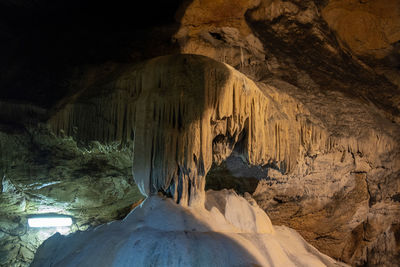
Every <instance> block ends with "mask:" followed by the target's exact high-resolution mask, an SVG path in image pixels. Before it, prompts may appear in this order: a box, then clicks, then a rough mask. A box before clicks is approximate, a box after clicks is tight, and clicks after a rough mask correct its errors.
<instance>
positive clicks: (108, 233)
mask: <svg viewBox="0 0 400 267" xmlns="http://www.w3.org/2000/svg"><path fill="white" fill-rule="evenodd" d="M244 215H246V216H244ZM54 265H56V266H77V265H79V266H93V265H96V266H132V265H135V266H136V265H138V266H154V265H157V266H158V265H169V266H207V265H211V266H214V265H217V266H343V265H342V264H340V263H337V262H335V261H334V260H332V259H331V258H329V257H327V256H325V255H323V254H321V253H319V252H318V251H317V250H316V249H315V248H314V247H312V246H310V245H309V244H307V243H306V242H305V241H304V239H302V238H301V236H300V235H298V234H297V233H296V232H295V231H293V230H291V229H289V228H286V227H277V228H275V229H274V227H273V226H272V225H271V222H270V221H269V218H268V216H267V215H266V214H265V213H264V212H263V211H262V210H261V209H260V208H259V207H258V206H257V204H255V202H253V205H251V204H250V203H249V202H247V201H246V200H245V199H244V198H242V197H239V196H237V195H236V194H235V193H233V192H228V191H226V190H225V191H222V192H221V191H220V192H215V191H212V192H208V193H207V196H206V208H205V209H204V208H201V207H199V206H197V207H190V208H184V207H182V206H181V205H177V204H175V203H173V201H172V200H171V199H164V198H161V197H160V196H151V197H149V198H148V199H147V200H146V201H145V202H144V203H143V204H142V205H141V206H140V207H137V208H136V209H135V210H134V211H133V212H132V213H130V214H129V215H128V216H127V217H126V218H125V219H124V220H123V221H121V222H112V223H110V224H107V225H103V226H101V227H98V228H96V229H94V230H91V231H86V232H81V233H75V234H72V235H70V236H67V237H61V236H53V237H52V238H50V239H49V240H47V241H46V242H45V243H44V244H43V245H42V246H41V247H40V248H39V250H38V253H37V255H36V257H35V260H34V262H33V263H32V266H40V267H42V266H43V267H46V266H54Z"/></svg>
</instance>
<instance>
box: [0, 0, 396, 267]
mask: <svg viewBox="0 0 400 267" xmlns="http://www.w3.org/2000/svg"><path fill="white" fill-rule="evenodd" d="M79 2H80V5H75V4H74V1H56V2H54V3H52V4H51V5H50V4H49V5H48V3H45V2H44V1H40V0H38V1H35V2H31V1H14V0H7V1H0V15H1V16H0V33H1V37H0V38H1V42H0V47H1V49H0V58H2V60H1V61H0V70H1V77H0V88H1V90H0V98H1V101H0V122H1V123H0V127H1V131H2V132H4V133H5V134H6V135H7V136H8V137H7V138H6V139H2V140H6V141H4V142H1V143H0V145H1V149H2V151H6V152H3V153H2V154H1V155H2V158H4V157H5V156H4V155H6V156H7V157H5V159H6V160H3V161H2V162H4V164H2V167H1V168H2V169H1V170H0V174H1V177H0V178H2V177H3V173H5V174H6V175H5V176H4V177H5V178H4V179H3V184H4V186H3V187H4V188H6V189H7V190H8V191H7V192H3V193H1V197H2V198H3V197H4V198H5V199H6V200H4V202H3V201H2V202H1V205H2V206H1V214H2V215H1V218H7V219H5V220H3V221H2V222H1V223H0V224H1V227H2V229H4V231H8V232H9V233H13V235H12V236H11V235H9V234H7V233H5V232H0V238H1V240H2V241H1V244H0V249H1V252H0V253H1V257H0V258H1V259H2V260H3V259H6V260H4V262H2V264H4V265H6V266H10V265H12V264H14V265H15V266H19V264H22V265H26V263H27V262H29V259H30V257H31V256H32V254H31V253H33V251H34V250H35V247H36V246H37V245H38V243H39V241H34V242H33V243H34V246H31V245H29V244H33V243H32V240H34V239H38V235H39V234H38V233H32V234H29V232H28V234H24V231H23V230H22V229H23V228H24V225H25V221H24V219H22V220H20V219H19V218H24V216H26V215H27V214H29V212H30V210H29V209H24V208H23V207H24V205H25V204H24V198H21V197H20V194H14V193H10V192H12V191H13V190H14V189H13V188H14V187H15V188H19V189H18V190H21V191H23V190H30V191H29V192H31V191H32V190H33V191H32V192H33V193H34V194H37V193H36V191H40V192H42V193H40V194H43V195H46V196H49V197H50V198H51V200H48V198H47V197H46V196H45V197H43V198H40V200H37V199H36V198H35V200H32V198H28V197H26V199H27V200H26V203H28V204H26V205H27V206H29V205H30V204H29V203H31V202H32V203H38V201H39V202H40V201H45V203H51V204H50V205H56V206H62V207H64V206H65V205H67V206H68V205H69V203H70V201H73V199H72V198H71V194H75V193H73V192H72V191H70V190H69V189H68V188H69V187H71V188H76V190H77V191H78V196H79V198H80V199H82V200H84V201H78V202H79V205H81V207H80V208H76V209H75V208H74V209H69V210H68V212H71V214H73V215H74V216H76V217H80V216H85V218H88V219H87V220H86V219H84V220H82V224H85V223H89V222H90V221H92V222H93V224H97V222H103V221H107V220H111V219H116V218H118V217H120V215H119V214H116V213H115V212H111V210H113V209H114V206H107V207H105V206H102V205H103V204H100V202H102V203H103V200H102V199H103V198H99V196H102V195H101V194H100V193H99V192H100V191H101V190H102V189H103V188H104V187H103V185H104V186H106V187H107V188H114V186H112V185H111V184H110V179H109V178H106V177H104V176H102V175H100V174H98V173H97V174H96V173H94V172H93V169H99V170H100V171H106V172H107V173H109V174H110V170H113V171H114V170H116V169H118V170H116V172H119V173H125V170H126V171H128V169H127V168H128V167H122V166H126V165H125V163H123V162H127V161H126V159H127V158H129V164H130V162H131V160H132V158H131V157H126V158H125V156H124V157H122V158H121V157H117V158H113V159H112V160H111V158H108V156H105V157H106V158H107V159H105V161H107V162H108V163H104V162H105V161H104V155H108V154H107V153H106V154H103V153H104V151H103V149H106V150H107V151H108V148H109V145H104V144H95V143H93V144H94V149H95V148H96V147H97V148H98V152H95V153H86V152H84V149H82V148H83V147H85V148H86V149H88V150H89V151H91V150H92V149H91V148H90V146H87V144H84V143H81V141H79V140H82V137H83V136H84V135H85V134H84V133H82V132H80V131H79V128H71V129H69V130H68V134H69V135H72V136H74V140H76V141H78V144H77V147H78V148H79V149H78V150H77V151H78V152H70V149H69V147H70V146H71V143H70V141H68V142H66V141H65V140H64V139H60V140H59V139H54V140H59V141H54V142H53V141H52V142H50V145H46V144H44V143H46V142H47V141H46V142H42V141H40V140H38V139H37V138H36V139H33V138H32V134H28V132H30V131H31V132H32V131H33V130H28V131H22V132H21V131H20V130H21V129H25V128H29V129H32V128H35V127H36V126H35V124H36V122H37V121H41V122H43V121H45V120H46V119H47V118H48V117H49V116H51V115H53V114H51V113H49V109H50V108H54V107H56V106H57V105H58V107H62V106H63V104H65V103H68V102H70V101H71V98H79V97H80V96H81V91H84V90H85V89H87V88H106V87H107V86H108V85H107V84H112V81H115V80H118V77H120V74H121V70H124V67H121V66H119V64H121V63H124V64H126V63H130V64H136V63H137V62H138V61H140V60H143V59H148V58H151V57H154V56H160V55H165V54H170V53H182V52H184V53H195V54H201V55H206V56H209V57H211V58H213V59H215V60H217V61H220V62H224V63H228V64H230V65H231V66H233V67H234V68H236V69H238V70H240V71H241V72H242V73H244V74H245V75H247V76H248V77H251V78H252V79H253V81H256V84H257V86H258V88H260V89H261V90H262V91H263V92H267V93H266V95H268V96H269V97H270V100H269V101H270V102H269V103H273V105H275V106H276V110H278V111H279V112H277V113H275V114H279V115H273V119H272V120H273V121H276V120H277V117H279V118H280V119H279V120H278V121H279V123H280V125H281V126H282V125H287V126H288V127H289V128H287V129H285V130H284V131H289V132H291V131H293V129H295V131H300V132H301V131H303V133H302V134H296V136H301V135H308V136H311V137H310V138H311V139H312V140H313V139H314V138H317V137H318V136H319V132H320V130H321V129H322V131H321V133H324V134H323V136H325V137H322V138H321V143H320V142H314V141H312V142H308V143H307V142H306V143H302V142H300V145H299V146H298V148H300V150H301V151H299V154H298V156H297V157H296V162H295V163H296V164H294V165H296V166H297V167H294V168H293V170H292V172H291V173H286V174H282V173H281V172H284V173H285V171H283V169H282V168H281V166H269V165H266V166H256V167H260V168H261V167H262V169H263V171H262V172H260V173H257V175H253V173H252V172H251V171H249V172H242V171H241V172H238V171H237V170H235V169H232V168H230V167H229V163H223V164H222V165H220V166H219V167H213V168H212V170H211V173H210V176H209V177H208V178H209V179H210V178H212V177H213V174H214V177H216V176H215V174H216V173H217V174H218V175H221V176H224V175H227V176H229V177H228V179H224V177H220V176H219V177H218V181H217V179H215V180H213V182H215V183H214V186H215V188H223V187H224V184H225V185H226V181H227V180H229V181H230V182H229V183H230V184H229V187H232V188H236V189H238V191H239V192H240V193H244V192H246V191H255V193H254V197H255V198H256V199H257V201H258V203H259V205H260V206H261V207H263V208H264V209H265V210H266V211H267V212H270V217H271V219H272V221H273V222H275V223H279V224H280V223H282V224H285V225H289V226H291V227H294V228H295V229H297V230H298V231H299V232H300V233H302V235H303V236H304V237H305V238H306V239H307V241H309V242H311V243H312V244H313V245H315V246H316V247H317V248H318V249H319V250H321V251H323V252H325V253H328V254H329V255H330V256H332V257H336V258H339V259H342V260H344V261H347V262H348V263H351V264H353V265H388V266H391V265H396V264H397V265H399V263H398V253H399V240H400V238H399V219H398V217H399V216H398V211H399V205H400V204H399V203H400V202H399V195H398V192H399V191H400V190H399V176H400V175H399V171H398V167H399V163H398V159H399V154H398V153H399V152H398V148H397V146H398V144H399V142H398V136H399V135H400V134H399V130H398V125H399V122H400V112H399V110H400V109H399V107H400V97H399V96H400V91H399V84H400V82H399V81H400V78H399V77H400V75H399V70H398V67H399V66H400V56H399V54H400V53H399V51H400V50H399V45H398V43H396V40H398V32H399V31H398V18H399V16H398V3H399V2H398V1H395V0H385V1H372V0H370V1H364V0H363V1H333V0H331V1H317V0H316V1H313V0H304V1H297V0H296V1H295V0H289V1H277V0H274V1H270V0H261V1H249V0H243V1H239V0H235V1H206V0H202V1H196V0H194V1H184V2H185V3H183V4H182V5H181V8H180V10H179V12H177V13H176V14H175V18H176V22H174V21H173V13H175V11H176V9H175V7H177V6H178V5H179V4H180V3H179V1H168V4H166V3H167V2H165V1H162V2H158V3H156V2H154V1H152V2H148V3H143V4H140V5H138V3H137V2H135V3H133V2H132V3H133V4H132V7H127V6H126V5H117V4H115V5H102V4H101V3H98V4H97V5H93V4H92V3H90V1H88V2H86V1H79ZM117 2H118V3H120V2H122V1H117ZM172 2H173V3H172ZM170 4H171V5H170ZM155 6H158V7H162V8H157V9H155V8H154V7H155ZM173 6H175V7H173ZM88 7H89V8H88ZM132 12H139V13H140V14H153V15H152V16H148V18H149V19H148V20H143V21H142V20H140V19H136V18H139V17H141V16H134V15H132V14H134V13H132ZM155 12H156V13H155ZM155 17H157V19H154V18H155ZM33 18H34V19H33ZM71 18H73V19H71ZM104 18H107V19H104ZM49 21H51V23H49ZM367 27H368V28H367ZM366 28H367V30H365V29H366ZM125 70H126V69H125ZM123 72H124V71H122V73H123ZM123 84H124V83H123V82H122V85H123ZM122 85H121V86H122ZM265 85H268V86H265ZM119 88H123V86H122V87H119ZM271 88H272V89H271ZM265 90H266V91H265ZM96 94H98V92H96V91H95V92H93V95H96ZM98 98H99V99H101V98H102V96H101V95H99V96H98ZM103 102H104V101H103ZM103 102H101V103H103ZM111 102H112V101H111ZM85 104H87V103H82V106H81V107H82V108H85V109H87V112H86V113H90V112H92V111H93V109H92V108H89V107H88V105H85ZM107 104H110V103H107ZM299 104H300V106H301V108H300V109H299V111H298V112H299V113H300V114H301V116H300V117H301V119H303V118H306V120H310V124H307V125H317V126H318V127H316V128H315V129H314V128H312V129H311V130H310V129H308V127H306V129H305V128H302V127H298V126H299V125H298V123H297V122H295V123H294V124H293V125H294V126H293V128H290V127H292V118H293V116H294V115H293V114H297V113H296V112H294V110H295V109H296V107H297V105H299ZM37 105H39V106H40V107H38V106H37ZM105 106H107V107H108V106H109V105H105ZM55 110H57V108H56V109H55ZM111 110H112V109H111ZM82 112H84V111H82ZM291 112H294V113H291ZM117 113H118V114H120V113H119V112H117ZM296 116H297V115H296ZM83 117H84V116H83ZM286 117H287V118H288V120H286ZM78 119H79V117H78ZM288 121H289V122H290V123H288V124H287V122H288ZM67 122H68V119H66V122H65V123H67ZM103 126H104V127H103V129H107V127H108V126H110V127H109V128H108V130H107V131H99V132H97V133H95V134H98V135H99V136H100V137H101V138H100V137H99V139H103V138H106V139H107V138H110V139H113V137H114V136H113V135H114V133H115V132H117V131H118V129H115V127H114V126H115V125H114V123H113V120H109V121H108V122H107V124H105V125H103ZM94 128H97V126H96V127H94ZM94 128H93V129H94ZM81 129H82V128H81ZM91 129H92V128H90V129H89V130H91ZM309 130H310V131H309ZM107 132H108V133H107ZM121 132H123V130H121ZM60 134H61V135H62V134H63V133H62V132H60ZM64 134H65V132H64ZM92 134H93V132H90V131H89V132H88V133H87V135H92ZM33 135H36V134H33ZM47 135H48V134H47V133H45V134H43V135H39V136H42V137H41V138H43V136H47ZM82 135H83V136H82ZM107 135H108V137H107ZM283 135H284V134H283ZM283 135H282V136H283ZM119 137H121V136H119ZM122 137H124V136H122ZM125 137H128V135H127V136H125ZM95 138H97V137H95ZM325 138H328V140H330V141H332V145H328V146H324V145H322V146H320V145H316V144H323V143H324V142H325V141H326V140H325ZM45 139H46V138H45ZM12 140H20V141H18V142H16V143H15V144H14V141H12ZM21 140H22V141H21ZM63 140H64V141H63ZM66 140H70V139H69V137H68V138H66ZM85 140H86V139H85ZM217 140H221V139H217ZM324 140H325V141H324ZM99 141H100V140H99ZM292 141H293V144H297V142H298V140H297V139H296V138H295V139H294V140H292V139H291V138H289V143H291V142H292ZM74 142H75V141H74ZM35 143H36V144H37V145H33V144H35ZM273 143H276V141H275V140H274V141H273ZM289 143H287V144H285V145H288V144H289ZM328 143H329V142H328ZM297 145H298V144H297ZM297 145H294V146H293V147H297ZM72 146H75V145H74V144H73V145H72ZM41 147H45V148H46V149H45V152H43V153H42V150H41V149H40V148H41ZM112 147H113V149H112V150H113V151H114V152H112V153H111V154H113V153H117V151H119V150H120V149H122V150H123V146H122V147H120V146H119V145H116V146H112ZM217 147H218V142H217ZM222 147H224V146H222ZM95 150H96V149H95ZM17 151H23V152H18V153H17ZM49 151H51V153H49ZM60 151H68V152H65V153H64V152H60ZM73 151H75V149H73ZM307 151H308V152H307ZM14 152H15V153H14ZM59 152H60V153H59ZM20 153H22V154H23V155H28V156H27V157H25V156H24V157H22V156H20ZM118 153H119V152H118ZM31 154H32V155H31ZM49 155H50V156H49ZM92 155H93V157H94V158H92ZM59 156H60V158H59V159H57V160H55V158H58V157H59ZM69 157H73V158H74V159H70V158H69ZM24 159H27V160H26V162H27V163H26V162H25V161H24ZM221 159H222V158H219V160H221ZM120 161H121V162H122V165H121V163H120ZM12 162H15V164H13V163H12ZM88 162H90V163H89V164H86V163H88ZM293 163H294V162H293ZM79 164H84V166H82V165H80V166H79V167H78V165H79ZM246 165H247V162H245V163H244V164H242V165H241V168H245V166H246ZM277 165H279V164H277ZM38 166H39V167H38ZM61 166H65V167H64V168H61ZM111 166H117V167H116V169H115V167H111ZM118 166H119V167H118ZM225 166H226V167H227V168H226V169H225ZM102 167H104V168H102ZM68 168H72V169H73V170H74V171H68V170H67V169H68ZM218 168H219V169H218ZM253 168H254V166H253ZM38 169H41V170H39V171H38ZM60 169H63V170H62V172H60ZM276 169H279V170H276ZM122 170H123V171H122ZM63 172H64V174H62V173H63ZM128 172H129V171H128ZM12 173H14V174H15V175H10V174H12ZM31 173H33V175H31ZM49 174H51V175H49ZM59 174H60V177H63V179H65V185H66V186H64V182H63V181H64V180H61V179H59V178H58V175H59ZM249 174H251V175H249ZM110 175H111V176H113V177H114V178H113V181H117V184H118V185H115V189H112V190H111V191H109V192H115V194H114V193H110V194H107V199H108V200H107V201H106V202H107V203H108V201H114V203H115V205H116V206H115V209H116V210H117V209H120V207H121V208H122V207H125V206H126V205H128V204H129V203H130V200H129V201H128V200H127V199H125V198H124V197H122V199H121V196H123V194H124V193H123V192H124V190H125V189H124V188H126V187H125V185H126V184H129V186H132V184H131V182H129V177H128V176H127V177H125V176H124V175H125V174H124V175H123V176H124V178H122V176H121V179H120V178H117V179H115V178H116V177H115V176H114V174H110ZM20 177H23V179H22V181H20V180H19V178H20ZM36 177H39V178H40V182H39V183H40V185H39V184H38V185H37V186H38V188H39V187H40V186H42V185H45V184H48V183H52V182H61V183H57V184H50V185H48V186H46V187H43V188H41V189H32V187H34V186H36V184H35V183H36V180H35V179H36ZM79 177H85V178H82V179H81V178H79ZM232 177H234V179H240V177H256V178H258V179H263V178H264V179H265V180H263V181H262V182H261V183H260V185H259V186H258V188H257V189H256V188H255V187H256V185H254V184H251V185H249V184H248V183H246V182H245V183H243V182H238V181H237V180H234V179H233V178H232ZM97 180H98V187H95V188H94V191H95V192H94V193H93V192H91V190H86V189H85V188H87V187H86V186H83V187H82V186H79V184H77V183H80V184H94V183H95V182H96V181H97ZM221 181H222V182H221ZM253 181H254V180H253ZM42 182H43V183H42ZM30 184H33V185H34V186H31V187H29V186H27V185H30ZM243 185H244V186H243ZM35 188H36V187H35ZM50 189H51V190H50ZM53 191H54V192H58V193H57V194H55V193H52V192H53ZM67 192H68V193H67ZM251 193H252V192H251ZM58 195H60V197H58ZM128 195H129V194H128ZM27 196H30V195H29V194H27ZM95 196H96V199H94V197H95ZM109 197H110V198H109ZM114 197H115V198H114ZM46 201H49V202H46ZM119 201H122V202H121V203H120V202H119ZM72 203H74V202H72ZM86 203H87V205H88V208H87V209H86ZM104 203H105V202H104ZM33 205H34V206H35V205H36V206H35V207H37V206H38V205H39V204H33ZM71 205H72V206H73V205H75V204H71ZM72 206H70V207H72ZM94 206H97V207H100V206H101V207H102V208H101V209H100V210H101V211H107V212H108V211H109V212H110V213H109V214H112V215H105V216H104V217H101V216H102V215H101V214H102V212H101V211H100V210H99V209H97V208H96V209H92V207H94ZM108 207H110V209H109V208H108ZM346 208H347V209H346ZM95 210H96V211H95ZM35 212H36V211H35ZM86 212H87V213H88V214H89V213H90V214H92V215H90V216H88V217H86V215H85V214H86ZM95 213H98V214H97V215H95ZM3 214H4V216H3ZM82 214H83V215H82ZM99 216H100V217H99ZM89 217H90V218H89ZM93 218H95V219H93ZM334 218H335V219H334ZM83 228H85V227H83ZM38 240H39V239H38ZM40 240H42V239H40ZM28 243H29V244H28ZM27 249H28V250H30V251H31V253H29V252H27ZM16 255H17V256H16ZM18 255H19V256H18ZM11 262H12V263H11Z"/></svg>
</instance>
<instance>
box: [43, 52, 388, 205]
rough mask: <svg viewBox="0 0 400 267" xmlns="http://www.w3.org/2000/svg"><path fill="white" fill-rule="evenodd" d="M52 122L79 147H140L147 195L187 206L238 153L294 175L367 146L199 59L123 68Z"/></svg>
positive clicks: (136, 167)
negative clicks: (332, 154) (216, 168)
mask: <svg viewBox="0 0 400 267" xmlns="http://www.w3.org/2000/svg"><path fill="white" fill-rule="evenodd" d="M49 123H50V124H51V125H52V127H53V129H54V131H56V132H57V133H60V132H61V131H63V132H64V133H65V134H67V135H72V136H75V137H76V138H78V139H81V140H87V141H88V140H99V141H103V142H109V141H114V140H121V141H124V140H133V141H134V151H133V152H134V153H133V154H134V159H133V174H134V179H135V181H136V183H137V184H138V186H139V188H140V189H141V191H142V193H144V194H146V195H149V194H154V193H157V192H159V191H162V192H164V193H166V194H170V195H172V196H173V197H174V199H175V200H176V201H177V202H178V203H180V204H182V205H195V204H197V203H203V202H204V201H203V200H204V186H205V175H206V174H207V172H208V170H209V169H210V167H211V165H212V162H213V161H214V162H221V161H222V160H224V159H225V158H226V157H227V156H229V155H230V154H231V153H232V151H235V153H238V154H240V155H242V156H243V158H244V159H245V160H247V162H248V163H249V164H252V165H269V166H271V167H274V168H277V169H279V170H280V171H281V172H283V173H287V172H290V171H291V170H293V168H294V167H295V166H296V164H297V161H298V159H299V157H300V156H301V155H302V154H304V153H318V152H321V151H326V150H330V149H333V148H334V147H337V146H348V147H349V149H354V150H359V148H360V147H362V146H360V145H359V144H358V143H357V142H358V141H357V142H356V143H354V142H352V141H351V140H349V142H345V143H346V144H344V143H343V140H341V139H340V138H339V139H337V138H335V137H332V136H330V135H329V133H328V131H327V130H326V129H325V128H324V126H323V123H321V122H317V121H315V120H314V119H313V118H312V116H311V115H310V114H309V113H308V112H307V110H305V109H304V107H303V106H302V105H301V104H300V103H298V102H297V103H296V102H295V101H294V100H293V99H291V98H290V97H289V96H287V95H286V94H283V93H282V94H280V93H278V91H277V90H276V88H273V87H271V86H268V85H265V84H264V85H260V86H258V85H257V84H256V83H255V82H253V81H252V80H250V79H249V78H247V77H246V76H245V75H243V74H241V73H240V72H238V71H236V70H234V69H233V68H232V67H230V66H228V65H226V64H223V63H220V62H216V61H214V60H212V59H209V58H206V57H203V56H195V55H178V56H176V55H175V56H164V57H158V58H155V59H152V60H149V61H147V62H145V63H142V64H140V65H137V66H133V67H130V68H127V69H125V70H123V71H120V72H119V73H118V75H115V77H113V78H110V81H109V82H108V83H106V84H105V85H102V86H101V87H93V88H90V89H88V90H86V91H85V92H83V93H82V94H81V95H80V96H78V97H77V98H76V99H75V100H74V101H73V102H71V103H69V104H67V105H66V106H64V107H63V108H62V109H60V110H59V111H58V112H56V113H55V115H54V116H53V117H52V118H51V119H50V120H49ZM375 136H376V135H375ZM367 139H368V138H367ZM369 141H370V140H369V139H368V140H366V142H369ZM377 142H380V141H379V136H378V141H377ZM353 143H354V144H353ZM389 143H390V142H389ZM385 144H388V142H385ZM378 149H380V148H378ZM381 149H385V148H381Z"/></svg>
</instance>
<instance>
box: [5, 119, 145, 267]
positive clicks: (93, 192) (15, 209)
mask: <svg viewBox="0 0 400 267" xmlns="http://www.w3.org/2000/svg"><path fill="white" fill-rule="evenodd" d="M131 162H132V152H131V149H130V147H129V146H127V147H125V148H118V147H117V146H113V145H111V144H110V145H108V146H104V145H101V144H100V143H98V142H94V143H92V144H91V145H90V146H86V147H82V146H77V143H76V141H74V140H73V139H72V138H71V137H69V138H65V137H64V138H62V137H56V136H55V135H54V134H52V133H51V131H50V130H49V129H48V128H46V127H44V126H40V127H38V128H33V129H29V130H25V131H21V132H17V133H15V132H14V133H10V132H7V131H0V167H1V168H0V170H1V171H0V175H1V184H0V192H1V193H0V218H1V219H0V266H27V265H29V263H30V261H31V260H32V259H33V256H34V252H35V251H36V249H37V247H38V246H39V245H40V244H41V242H43V241H44V240H45V239H47V238H48V237H50V236H51V235H52V234H54V233H55V232H56V231H57V229H33V228H29V227H28V226H27V218H28V216H29V215H32V214H43V213H61V214H68V215H71V216H73V218H74V225H73V227H72V228H71V229H70V230H67V229H58V230H59V231H61V232H63V233H66V232H68V231H76V230H85V229H87V228H88V227H91V226H96V225H98V224H101V223H105V222H108V221H110V220H114V219H117V218H122V217H124V216H125V215H126V214H127V213H128V212H129V210H130V205H131V204H132V203H134V202H136V201H137V200H139V199H140V198H141V197H142V196H141V194H140V193H139V190H138V189H137V187H136V185H135V184H134V183H133V181H132V178H131Z"/></svg>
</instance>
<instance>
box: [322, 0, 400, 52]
mask: <svg viewBox="0 0 400 267" xmlns="http://www.w3.org/2000/svg"><path fill="white" fill-rule="evenodd" d="M322 16H323V18H324V19H325V20H326V22H327V23H328V24H329V27H330V28H331V29H333V30H334V31H335V32H336V33H337V34H338V36H339V38H340V39H341V40H342V41H343V42H344V43H345V44H346V45H348V46H349V48H350V49H351V50H352V51H353V52H354V53H356V54H358V55H361V56H370V57H373V58H383V57H385V56H387V55H388V54H389V53H390V52H391V51H392V50H393V45H394V44H395V43H396V42H398V41H399V40H400V3H399V1H396V0H381V1H368V0H366V1H356V0H354V1H342V0H331V1H329V4H328V5H327V6H326V7H325V8H324V9H323V12H322Z"/></svg>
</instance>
